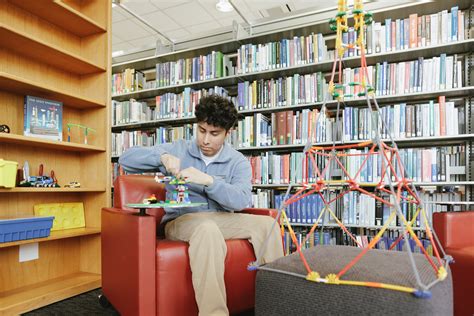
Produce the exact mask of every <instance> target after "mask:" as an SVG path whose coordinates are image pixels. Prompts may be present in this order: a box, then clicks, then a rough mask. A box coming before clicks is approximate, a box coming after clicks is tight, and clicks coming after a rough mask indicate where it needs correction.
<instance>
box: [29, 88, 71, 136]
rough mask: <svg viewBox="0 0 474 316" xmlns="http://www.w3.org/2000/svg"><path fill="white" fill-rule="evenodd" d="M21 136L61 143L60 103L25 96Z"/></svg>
mask: <svg viewBox="0 0 474 316" xmlns="http://www.w3.org/2000/svg"><path fill="white" fill-rule="evenodd" d="M23 134H24V135H25V136H31V137H37V138H44V139H50V140H58V141H62V140H63V104H62V102H59V101H55V100H48V99H43V98H39V97H34V96H29V95H28V96H26V97H25V104H24V128H23Z"/></svg>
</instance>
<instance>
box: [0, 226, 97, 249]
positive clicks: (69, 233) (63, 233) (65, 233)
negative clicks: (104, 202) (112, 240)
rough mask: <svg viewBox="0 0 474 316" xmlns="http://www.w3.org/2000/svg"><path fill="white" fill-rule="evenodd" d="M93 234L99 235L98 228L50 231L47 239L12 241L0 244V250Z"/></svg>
mask: <svg viewBox="0 0 474 316" xmlns="http://www.w3.org/2000/svg"><path fill="white" fill-rule="evenodd" d="M95 234H100V229H99V228H88V227H84V228H73V229H64V230H56V231H52V232H51V234H50V235H49V237H44V238H33V239H26V240H17V241H12V242H6V243H1V244H0V248H6V247H12V246H18V245H25V244H31V243H35V242H45V241H51V240H56V239H64V238H73V237H79V236H87V235H95Z"/></svg>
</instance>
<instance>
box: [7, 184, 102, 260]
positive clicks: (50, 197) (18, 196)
mask: <svg viewBox="0 0 474 316" xmlns="http://www.w3.org/2000/svg"><path fill="white" fill-rule="evenodd" d="M81 194H83V193H62V194H57V193H54V192H50V193H46V192H45V193H43V192H32V193H29V194H23V193H8V194H0V216H2V217H9V216H32V215H33V213H34V212H33V207H34V206H35V205H37V204H43V203H61V202H64V203H66V202H84V196H83V195H81ZM91 194H93V193H91ZM85 204H86V205H90V204H87V203H85ZM85 211H86V212H87V207H86V210H85ZM95 215H96V216H97V213H96V214H95ZM86 226H88V222H86ZM96 227H97V226H96ZM0 252H1V251H0Z"/></svg>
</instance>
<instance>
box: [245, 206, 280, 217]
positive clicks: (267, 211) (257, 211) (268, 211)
mask: <svg viewBox="0 0 474 316" xmlns="http://www.w3.org/2000/svg"><path fill="white" fill-rule="evenodd" d="M242 213H247V214H253V215H265V216H271V217H273V218H276V217H277V215H278V211H277V210H275V209H272V208H246V209H243V210H242Z"/></svg>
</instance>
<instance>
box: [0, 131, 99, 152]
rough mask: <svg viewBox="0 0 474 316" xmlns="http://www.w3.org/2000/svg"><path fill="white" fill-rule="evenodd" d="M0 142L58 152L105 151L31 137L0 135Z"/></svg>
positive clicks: (82, 145) (89, 146) (88, 146)
mask: <svg viewBox="0 0 474 316" xmlns="http://www.w3.org/2000/svg"><path fill="white" fill-rule="evenodd" d="M66 139H67V137H64V140H66ZM0 142H2V143H10V144H16V145H22V146H28V147H41V148H48V149H59V150H66V151H76V152H89V151H105V148H104V147H97V146H91V145H84V144H76V143H68V142H66V141H62V142H58V141H52V140H47V139H41V138H33V137H28V136H21V135H15V134H5V133H0Z"/></svg>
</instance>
